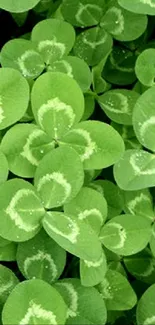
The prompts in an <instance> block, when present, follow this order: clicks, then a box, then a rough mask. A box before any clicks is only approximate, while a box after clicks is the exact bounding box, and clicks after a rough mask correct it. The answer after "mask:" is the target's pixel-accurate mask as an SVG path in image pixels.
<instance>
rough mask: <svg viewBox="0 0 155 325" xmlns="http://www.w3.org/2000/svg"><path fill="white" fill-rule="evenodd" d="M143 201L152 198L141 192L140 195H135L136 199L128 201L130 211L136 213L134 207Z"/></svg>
mask: <svg viewBox="0 0 155 325" xmlns="http://www.w3.org/2000/svg"><path fill="white" fill-rule="evenodd" d="M143 201H148V202H150V199H149V197H148V196H147V195H145V194H144V193H140V195H139V196H137V197H135V199H133V200H131V201H129V202H128V203H127V207H128V209H129V211H130V212H131V213H132V214H133V213H134V209H135V207H136V205H137V204H139V203H141V202H143Z"/></svg>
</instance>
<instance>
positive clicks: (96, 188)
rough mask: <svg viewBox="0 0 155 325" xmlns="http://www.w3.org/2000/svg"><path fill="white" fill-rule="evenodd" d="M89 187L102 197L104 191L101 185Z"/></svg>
mask: <svg viewBox="0 0 155 325" xmlns="http://www.w3.org/2000/svg"><path fill="white" fill-rule="evenodd" d="M91 185H92V187H93V188H94V189H95V190H97V191H98V192H99V193H101V194H102V195H103V196H104V190H103V188H102V186H101V185H98V184H91Z"/></svg>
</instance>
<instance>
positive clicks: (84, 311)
mask: <svg viewBox="0 0 155 325" xmlns="http://www.w3.org/2000/svg"><path fill="white" fill-rule="evenodd" d="M55 288H56V289H57V290H58V291H59V292H60V294H61V295H62V297H63V299H64V301H65V303H66V305H67V307H68V310H67V321H66V324H68V325H69V324H72V325H73V324H76V325H81V324H92V325H93V324H94V325H95V324H96V325H97V324H102V325H105V324H106V320H107V311H106V307H105V303H104V301H103V299H102V298H101V296H100V294H99V293H98V291H97V290H96V289H95V288H86V287H84V286H82V285H81V283H80V280H79V279H63V280H61V281H58V282H57V283H56V284H55Z"/></svg>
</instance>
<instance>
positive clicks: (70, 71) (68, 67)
mask: <svg viewBox="0 0 155 325" xmlns="http://www.w3.org/2000/svg"><path fill="white" fill-rule="evenodd" d="M56 63H59V61H55V62H54V64H56ZM60 63H62V64H63V65H64V68H65V69H66V74H67V75H68V76H69V77H70V78H74V76H73V69H72V66H71V65H70V63H69V62H67V61H66V60H61V61H60ZM48 71H55V66H54V67H51V66H49V67H48Z"/></svg>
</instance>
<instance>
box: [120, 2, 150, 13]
mask: <svg viewBox="0 0 155 325" xmlns="http://www.w3.org/2000/svg"><path fill="white" fill-rule="evenodd" d="M118 3H119V5H120V6H122V7H123V8H125V9H127V10H129V11H131V12H134V13H138V14H147V15H155V0H134V1H131V0H118Z"/></svg>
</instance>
